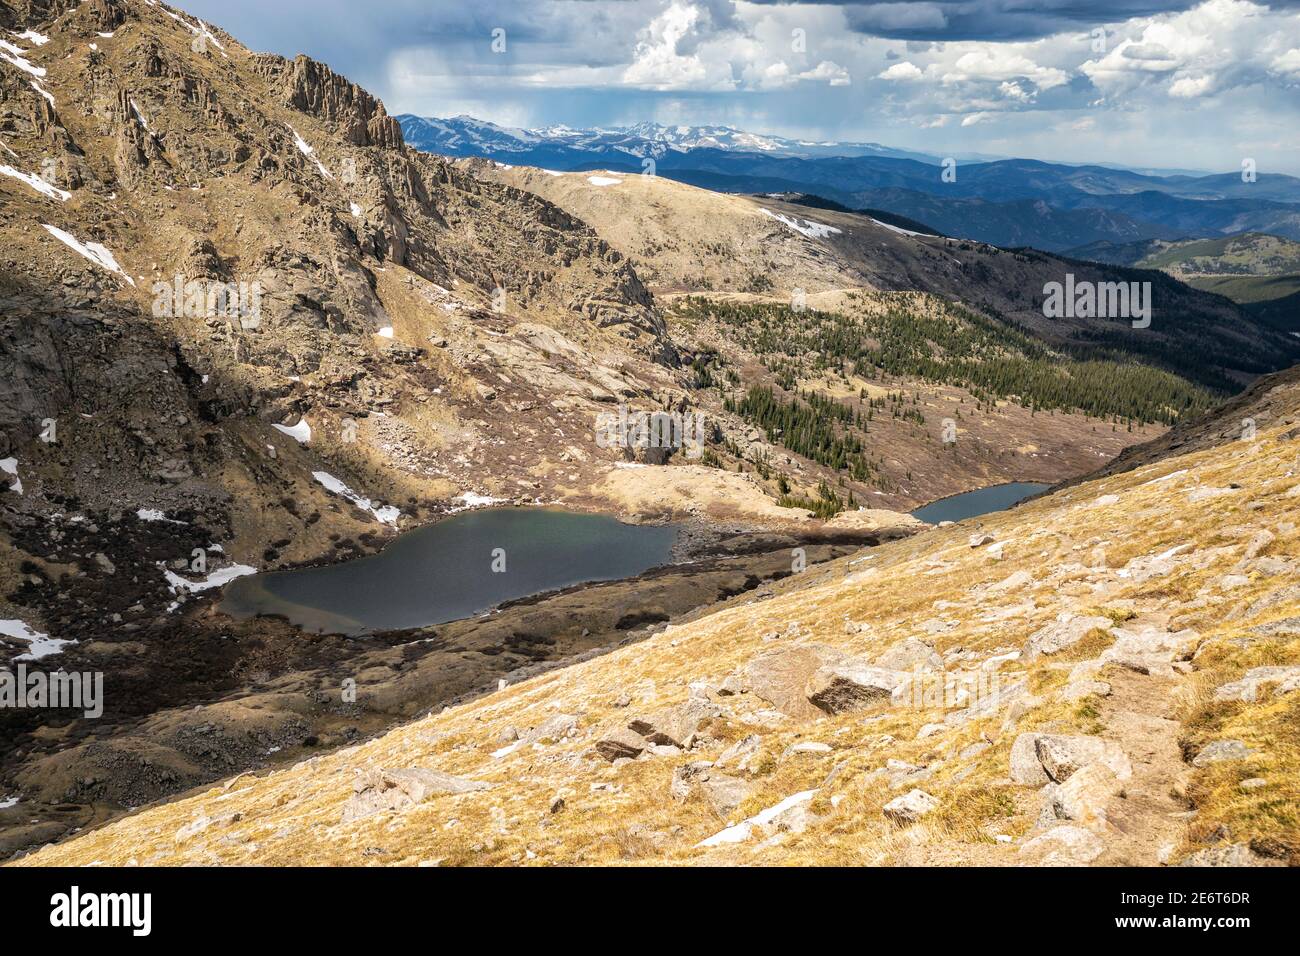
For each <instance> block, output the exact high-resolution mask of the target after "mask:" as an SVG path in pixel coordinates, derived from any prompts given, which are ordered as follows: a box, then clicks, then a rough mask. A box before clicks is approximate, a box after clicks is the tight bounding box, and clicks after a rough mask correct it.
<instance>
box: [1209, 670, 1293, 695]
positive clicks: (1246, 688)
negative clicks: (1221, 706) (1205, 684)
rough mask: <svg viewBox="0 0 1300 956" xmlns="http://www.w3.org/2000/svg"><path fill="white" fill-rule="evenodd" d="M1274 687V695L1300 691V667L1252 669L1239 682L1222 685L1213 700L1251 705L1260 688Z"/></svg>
mask: <svg viewBox="0 0 1300 956" xmlns="http://www.w3.org/2000/svg"><path fill="white" fill-rule="evenodd" d="M1267 684H1273V685H1276V686H1274V688H1273V693H1274V694H1275V695H1282V694H1289V693H1292V692H1293V691H1297V690H1300V667H1252V668H1251V669H1250V670H1248V671H1246V673H1245V674H1244V675H1242V677H1241V679H1240V680H1235V681H1233V682H1232V683H1230V684H1223V685H1222V686H1220V687H1219V688H1218V689H1217V690H1215V692H1214V699H1215V700H1240V701H1245V702H1246V703H1253V702H1254V701H1256V700H1258V699H1259V693H1260V690H1261V688H1263V687H1264V686H1265V685H1267Z"/></svg>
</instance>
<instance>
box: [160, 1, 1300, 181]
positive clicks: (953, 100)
mask: <svg viewBox="0 0 1300 956" xmlns="http://www.w3.org/2000/svg"><path fill="white" fill-rule="evenodd" d="M180 2H181V3H182V4H183V5H184V6H185V7H186V9H188V10H190V11H191V12H192V13H194V14H196V15H199V16H203V17H204V18H205V19H207V18H211V19H212V21H213V22H215V23H217V24H218V25H220V26H222V27H225V28H226V29H228V30H230V31H231V32H232V33H233V34H234V35H236V36H237V37H239V38H240V39H241V40H244V41H245V42H246V43H248V45H250V46H252V47H254V48H257V49H271V50H274V51H275V52H279V53H282V54H285V55H288V56H292V55H294V54H296V53H298V52H300V51H301V52H306V53H308V54H309V55H312V56H315V57H317V58H319V59H322V60H324V61H325V62H328V63H329V64H330V65H331V66H333V67H334V68H335V69H337V70H339V71H340V72H342V73H344V74H345V75H347V76H348V77H349V78H351V79H353V80H356V81H358V82H360V83H362V84H363V85H365V86H367V87H368V88H369V89H371V90H372V92H374V93H376V94H378V95H379V96H381V97H382V98H383V99H384V101H385V104H386V105H387V106H388V108H389V109H390V111H392V112H416V113H421V114H423V115H451V114H454V113H457V112H466V113H471V114H473V115H476V116H479V117H481V118H484V119H489V120H493V121H497V122H501V123H505V124H509V125H516V126H541V125H547V124H551V123H567V124H569V125H574V126H579V125H607V126H608V125H624V124H631V123H636V122H640V121H642V120H655V121H658V122H662V123H674V124H676V123H684V124H691V125H704V124H726V125H732V126H736V127H738V128H742V129H748V130H750V131H753V132H756V133H776V134H782V135H788V136H792V137H795V138H799V139H806V140H812V141H824V140H830V139H841V140H856V141H862V140H871V141H876V142H882V143H888V144H890V145H898V146H903V147H907V148H912V149H918V150H922V151H926V152H931V153H938V154H941V155H950V154H953V153H956V152H960V151H963V150H965V151H968V152H970V151H980V152H986V153H997V154H1000V155H1033V154H1034V153H1033V151H1034V150H1037V151H1038V154H1041V155H1044V156H1045V157H1046V158H1053V157H1055V158H1065V159H1078V160H1083V159H1087V160H1094V161H1095V160H1099V159H1100V160H1106V161H1118V162H1124V161H1129V162H1132V163H1134V164H1141V165H1146V166H1158V165H1162V164H1163V165H1186V162H1187V160H1186V159H1185V158H1184V157H1186V156H1191V155H1195V156H1196V157H1197V162H1198V163H1204V164H1207V165H1208V164H1210V163H1214V162H1219V163H1220V164H1221V165H1225V166H1231V167H1235V166H1236V165H1237V163H1238V162H1239V157H1238V158H1237V159H1235V160H1234V159H1232V157H1233V154H1234V153H1235V152H1240V151H1241V150H1243V149H1249V150H1250V151H1251V154H1252V155H1256V156H1258V157H1268V156H1271V157H1273V159H1272V165H1273V167H1274V168H1278V167H1279V166H1282V165H1286V166H1289V167H1291V168H1295V167H1296V166H1297V165H1300V159H1297V158H1296V157H1300V95H1297V89H1300V41H1297V37H1300V0H1269V2H1268V3H1267V4H1266V3H1265V2H1264V0H1258V2H1254V3H1252V2H1248V0H1200V2H1197V0H1088V2H1082V0H872V2H865V0H864V2H853V0H849V2H830V0H826V2H816V0H814V2H804V3H789V2H783V0H782V2H778V0H743V2H742V0H535V2H532V3H526V4H521V3H518V2H515V0H475V2H474V3H472V4H463V3H462V4H457V3H452V2H449V0H448V2H442V0H440V2H435V3H429V2H428V0H387V2H385V3H383V4H368V5H367V4H356V3H355V2H354V0H310V2H309V0H277V3H275V4H273V5H268V4H266V3H265V0H180ZM497 27H500V28H502V29H504V30H505V31H506V36H507V38H508V50H507V51H506V52H505V53H502V54H494V53H493V52H492V51H491V31H492V30H493V29H494V28H497ZM1087 121H1090V122H1087ZM1085 122H1087V125H1085V126H1082V127H1080V128H1079V129H1074V128H1073V124H1076V123H1085ZM1085 129H1086V130H1088V133H1087V135H1084V136H1079V135H1070V134H1071V133H1078V132H1080V131H1081V130H1085ZM1063 134H1064V135H1063ZM1065 142H1068V143H1069V147H1068V153H1066V154H1065V155H1062V151H1063V150H1064V149H1065V147H1064V145H1063V144H1064V143H1065ZM1087 151H1092V154H1091V155H1084V154H1085V153H1086V152H1087ZM1229 160H1231V162H1229Z"/></svg>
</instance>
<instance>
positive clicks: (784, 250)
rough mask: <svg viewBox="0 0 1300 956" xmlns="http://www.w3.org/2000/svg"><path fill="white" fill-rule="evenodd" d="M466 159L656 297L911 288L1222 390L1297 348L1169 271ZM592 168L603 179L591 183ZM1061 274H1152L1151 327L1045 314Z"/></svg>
mask: <svg viewBox="0 0 1300 956" xmlns="http://www.w3.org/2000/svg"><path fill="white" fill-rule="evenodd" d="M467 165H468V167H469V168H472V169H474V170H475V171H476V172H479V174H480V175H483V176H484V177H487V178H492V179H496V180H498V181H501V182H506V183H510V184H511V185H514V186H517V187H519V188H522V189H526V190H528V191H530V192H534V193H536V194H537V195H540V196H542V197H544V198H546V199H547V200H549V201H551V202H554V203H555V204H556V205H558V206H560V207H561V208H563V209H565V210H566V211H568V212H570V213H572V214H573V215H575V216H577V217H579V218H581V219H582V220H583V221H584V222H588V223H590V224H591V225H592V227H593V228H594V229H595V230H596V231H597V232H598V233H599V234H600V235H601V236H602V237H604V238H605V239H606V240H607V241H608V242H609V243H610V244H611V245H612V246H613V247H614V248H616V249H618V250H619V251H620V252H622V253H624V254H625V255H626V256H627V257H628V259H629V260H630V261H631V262H632V263H633V264H634V265H635V267H636V268H637V270H638V273H639V274H641V275H642V276H644V277H645V281H646V283H647V285H648V286H649V287H650V288H651V290H652V291H655V292H656V293H660V294H664V293H684V292H692V293H698V294H703V295H710V294H714V293H754V294H759V295H763V296H766V297H769V298H773V299H776V300H778V301H780V300H784V301H787V302H788V301H790V296H791V294H792V293H793V292H794V290H796V289H802V290H803V291H804V293H805V294H808V295H812V294H814V293H823V292H828V291H832V290H835V289H843V288H865V289H867V290H874V291H879V292H892V291H904V290H906V291H912V290H916V291H921V292H926V293H930V294H932V295H934V296H938V297H942V298H944V299H947V300H950V301H955V302H958V303H961V304H963V305H966V306H968V307H971V308H975V309H979V310H981V311H983V312H985V313H988V314H990V315H993V316H995V317H997V318H998V319H1000V320H1001V321H1003V322H1005V323H1006V324H1007V325H1008V326H1010V327H1011V328H1014V329H1017V330H1022V331H1028V332H1030V333H1031V334H1032V335H1034V336H1035V337H1036V338H1038V339H1040V340H1042V341H1044V342H1046V343H1047V344H1048V345H1051V346H1055V347H1059V348H1064V349H1071V350H1075V351H1077V353H1078V354H1079V355H1081V356H1089V357H1100V358H1107V357H1110V356H1111V355H1115V356H1118V357H1120V358H1131V357H1136V358H1138V359H1139V360H1141V361H1144V362H1147V363H1150V364H1152V365H1157V366H1160V367H1163V368H1166V369H1168V370H1171V371H1173V372H1175V373H1177V374H1180V375H1182V376H1184V377H1186V378H1189V379H1191V380H1193V381H1197V382H1199V383H1200V384H1203V385H1207V386H1209V387H1212V388H1218V389H1222V390H1231V389H1234V388H1235V387H1236V386H1235V385H1234V384H1233V383H1234V382H1235V383H1242V384H1244V382H1245V381H1246V380H1247V379H1248V378H1250V377H1252V376H1254V375H1257V374H1259V373H1261V372H1264V371H1269V370H1272V369H1275V368H1278V367H1282V366H1284V365H1286V364H1288V363H1289V361H1290V360H1291V358H1292V357H1295V356H1300V350H1297V347H1296V342H1295V340H1294V339H1290V338H1289V337H1288V336H1286V335H1283V334H1280V333H1279V332H1277V331H1275V330H1274V329H1272V328H1270V327H1268V326H1266V325H1263V324H1262V323H1257V322H1255V321H1254V320H1251V319H1249V318H1247V317H1244V316H1243V314H1242V313H1241V312H1240V310H1238V309H1236V308H1235V307H1233V306H1232V305H1231V304H1230V303H1226V302H1224V301H1223V300H1222V299H1221V298H1219V297H1217V296H1212V295H1206V294H1203V293H1199V292H1197V291H1195V290H1193V289H1190V288H1189V287H1188V286H1186V285H1184V284H1182V283H1180V282H1177V281H1173V280H1172V279H1170V278H1169V277H1167V276H1164V275H1162V274H1160V273H1152V272H1146V271H1138V270H1132V269H1126V268H1123V267H1108V266H1101V265H1097V264H1095V263H1087V262H1083V261H1082V260H1076V259H1066V258H1062V257H1057V256H1052V255H1049V254H1047V253H1042V252H1038V251H1036V250H1031V249H1015V250H1006V249H999V248H997V247H994V246H989V245H984V244H981V243H971V242H960V241H955V240H952V239H945V238H942V237H933V236H928V235H916V234H913V231H912V230H906V229H902V228H900V227H898V226H892V225H888V224H885V223H882V222H878V221H876V220H874V219H872V218H871V217H869V216H865V215H862V214H859V213H852V212H845V211H841V210H836V209H810V207H808V206H806V205H801V204H796V203H789V202H785V201H782V200H781V199H779V198H776V197H745V196H735V195H726V194H719V193H713V192H710V191H708V190H702V189H698V188H695V187H692V186H687V185H685V184H682V183H678V182H675V181H673V180H671V179H668V178H666V177H663V176H652V177H651V176H638V175H617V174H614V173H612V172H610V173H605V174H601V173H593V172H580V173H558V172H556V171H554V170H539V169H533V168H531V167H516V166H501V165H499V164H490V163H487V162H485V161H482V160H470V161H468V162H467ZM593 179H594V180H596V181H598V182H601V183H608V184H607V185H602V186H596V187H593V186H592V181H593ZM917 218H919V219H920V220H921V221H922V222H928V220H926V219H925V218H924V217H923V216H920V217H917ZM1066 274H1073V275H1075V277H1076V279H1077V280H1078V281H1092V282H1107V281H1129V282H1134V281H1138V282H1141V281H1149V282H1152V283H1153V293H1152V299H1153V317H1152V322H1151V326H1150V328H1143V329H1134V328H1131V327H1130V326H1129V324H1128V323H1125V322H1123V321H1116V320H1113V319H1109V320H1071V319H1046V318H1045V317H1044V315H1043V309H1042V306H1043V293H1042V290H1043V288H1044V286H1045V285H1046V283H1048V282H1062V281H1063V280H1064V278H1065V276H1066Z"/></svg>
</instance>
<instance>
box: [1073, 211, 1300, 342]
mask: <svg viewBox="0 0 1300 956" xmlns="http://www.w3.org/2000/svg"><path fill="white" fill-rule="evenodd" d="M1070 255H1072V256H1075V257H1077V258H1079V259H1088V260H1092V261H1096V262H1107V263H1112V264H1116V265H1128V266H1135V267H1137V268H1142V269H1160V270H1162V271H1164V272H1167V273H1169V274H1170V275H1172V276H1175V277H1176V278H1178V279H1181V280H1182V281H1184V282H1186V283H1187V284H1188V285H1190V286H1192V287H1193V288H1196V289H1201V290H1203V291H1205V292H1211V293H1214V294H1215V295H1221V296H1224V297H1225V298H1228V299H1231V300H1232V301H1233V302H1236V303H1238V304H1239V305H1241V307H1242V311H1243V312H1245V313H1246V314H1247V315H1249V316H1251V317H1252V318H1253V319H1254V320H1255V321H1257V322H1260V323H1262V324H1264V325H1268V326H1271V327H1273V328H1275V329H1279V330H1281V331H1284V332H1292V333H1294V332H1300V243H1297V242H1293V241H1291V240H1290V239H1284V238H1282V237H1280V236H1270V235H1266V234H1264V233H1246V234H1244V235H1240V236H1231V237H1226V238H1221V239H1184V240H1180V241H1176V242H1165V241H1162V240H1147V241H1143V242H1135V243H1127V244H1114V243H1107V242H1102V243H1095V244H1092V245H1089V246H1081V247H1079V248H1078V249H1074V250H1071V252H1070Z"/></svg>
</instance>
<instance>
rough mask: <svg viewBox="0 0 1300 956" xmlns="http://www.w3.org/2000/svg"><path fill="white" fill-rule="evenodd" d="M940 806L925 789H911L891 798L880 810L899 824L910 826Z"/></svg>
mask: <svg viewBox="0 0 1300 956" xmlns="http://www.w3.org/2000/svg"><path fill="white" fill-rule="evenodd" d="M938 807H939V801H938V800H936V799H935V798H934V797H932V796H930V795H929V794H928V793H926V792H925V791H924V790H909V791H908V792H907V793H905V794H903V795H902V796H901V797H895V798H894V799H893V800H890V801H889V802H888V803H887V804H885V805H884V807H882V808H881V811H880V812H881V813H883V814H884V815H885V816H886V817H887V818H888V819H890V820H892V821H894V822H895V823H897V824H898V825H899V826H909V825H911V824H913V823H915V822H916V821H917V820H919V819H921V818H922V817H923V816H925V815H926V814H928V813H933V812H934V811H935V810H936V809H938Z"/></svg>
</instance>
